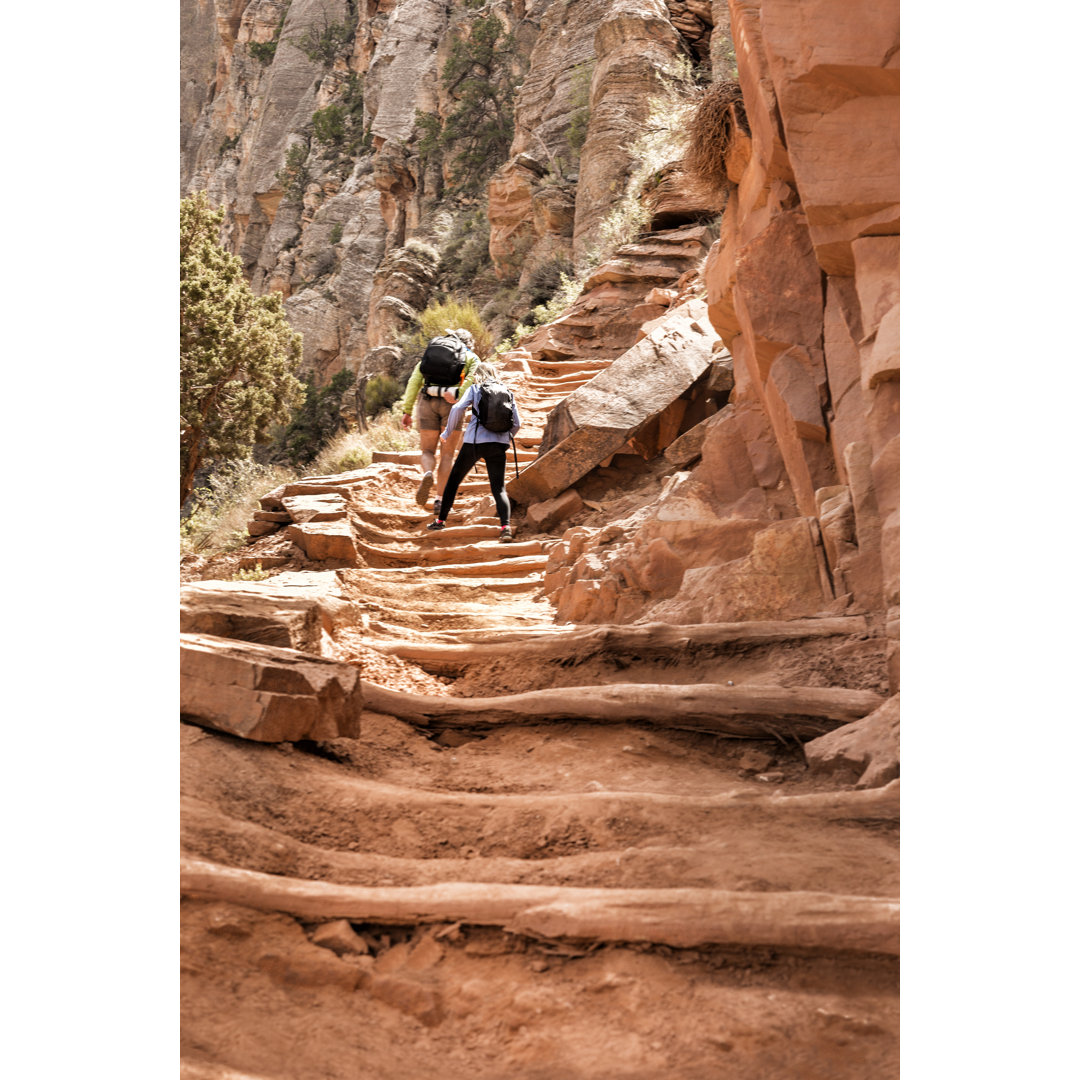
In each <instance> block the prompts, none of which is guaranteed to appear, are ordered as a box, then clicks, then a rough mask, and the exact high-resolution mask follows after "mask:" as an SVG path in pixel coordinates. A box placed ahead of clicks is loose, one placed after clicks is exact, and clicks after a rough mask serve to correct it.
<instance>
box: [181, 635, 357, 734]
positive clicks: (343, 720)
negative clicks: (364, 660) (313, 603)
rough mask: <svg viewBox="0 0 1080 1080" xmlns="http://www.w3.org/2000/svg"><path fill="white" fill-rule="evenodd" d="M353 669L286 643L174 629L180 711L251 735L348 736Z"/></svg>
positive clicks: (353, 729) (353, 717)
mask: <svg viewBox="0 0 1080 1080" xmlns="http://www.w3.org/2000/svg"><path fill="white" fill-rule="evenodd" d="M362 704H363V697H362V693H361V686H360V677H359V674H358V672H357V671H356V669H355V668H352V667H349V665H348V664H339V663H336V662H335V661H333V660H324V659H322V658H317V657H313V656H310V655H308V654H306V653H300V652H296V651H295V650H293V649H279V648H272V647H270V646H267V645H256V644H252V643H250V642H243V643H241V642H237V641H233V640H230V639H227V638H219V637H211V636H209V635H200V634H181V636H180V714H181V716H182V717H184V718H186V719H188V720H190V721H192V722H194V723H197V724H201V725H202V726H204V727H209V728H214V729H215V730H217V731H225V732H228V733H229V734H231V735H239V736H240V737H241V738H244V739H253V740H255V741H256V742H292V741H295V740H298V739H336V738H342V737H346V738H356V737H357V736H358V735H359V734H360V709H361V706H362Z"/></svg>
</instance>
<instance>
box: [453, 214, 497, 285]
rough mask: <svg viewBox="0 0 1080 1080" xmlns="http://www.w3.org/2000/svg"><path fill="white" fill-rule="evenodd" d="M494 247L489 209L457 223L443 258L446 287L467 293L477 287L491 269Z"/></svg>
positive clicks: (463, 216) (455, 222) (470, 215)
mask: <svg viewBox="0 0 1080 1080" xmlns="http://www.w3.org/2000/svg"><path fill="white" fill-rule="evenodd" d="M490 243H491V222H490V221H489V220H488V216H487V207H486V205H485V206H481V207H479V208H478V209H477V210H475V211H473V212H472V213H470V214H465V215H462V216H461V217H458V218H457V219H456V220H455V221H454V227H453V229H452V231H451V233H450V236H449V238H448V239H447V241H446V243H445V244H444V245H443V256H442V264H443V266H444V267H445V268H446V283H447V285H448V286H449V287H450V288H451V289H454V290H464V289H467V288H468V287H470V286H471V285H473V284H474V283H475V281H476V278H477V276H478V274H479V273H480V271H481V270H483V269H484V267H487V266H490V265H491V251H490V247H489V245H490Z"/></svg>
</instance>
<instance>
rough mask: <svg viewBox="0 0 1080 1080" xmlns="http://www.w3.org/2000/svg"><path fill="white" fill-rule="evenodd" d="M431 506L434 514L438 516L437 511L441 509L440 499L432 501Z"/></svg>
mask: <svg viewBox="0 0 1080 1080" xmlns="http://www.w3.org/2000/svg"><path fill="white" fill-rule="evenodd" d="M431 508H432V510H434V511H435V516H436V517H439V516H440V514H439V511H440V510H441V509H442V499H436V500H435V502H434V503H432V505H431Z"/></svg>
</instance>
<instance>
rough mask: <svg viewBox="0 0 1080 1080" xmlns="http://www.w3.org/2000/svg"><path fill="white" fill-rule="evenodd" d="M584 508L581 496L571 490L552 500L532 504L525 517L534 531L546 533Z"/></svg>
mask: <svg viewBox="0 0 1080 1080" xmlns="http://www.w3.org/2000/svg"><path fill="white" fill-rule="evenodd" d="M584 506H585V503H584V502H583V501H582V498H581V496H580V495H579V494H578V493H577V492H576V491H574V489H573V488H571V489H570V490H569V491H564V492H563V493H562V494H561V495H557V496H556V497H555V498H554V499H546V500H545V501H544V502H538V503H533V504H532V506H530V507H529V511H528V513H527V514H526V515H525V517H526V520H527V521H528V522H529V524H530V525H531V526H532V527H533V528H534V529H538V530H539V531H540V532H547V531H548V530H549V529H551V528H552V526H554V525H557V524H558V523H559V522H560V521H565V520H566V519H567V518H568V517H573V515H574V514H576V513H577V512H578V511H579V510H581V509H583V508H584Z"/></svg>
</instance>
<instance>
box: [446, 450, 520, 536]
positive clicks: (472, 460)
mask: <svg viewBox="0 0 1080 1080" xmlns="http://www.w3.org/2000/svg"><path fill="white" fill-rule="evenodd" d="M480 458H483V459H484V464H485V465H487V474H488V482H489V483H490V484H491V494H492V495H494V496H495V509H496V511H497V512H498V515H499V524H500V525H504V526H505V525H509V524H510V496H509V495H507V494H506V488H505V487H504V486H503V482H504V481H505V479H506V446H505V445H504V444H503V443H500V442H475V443H473V442H467V443H465V444H464V445H463V446H462V448H461V452H460V453H459V454H458V456H457V460H456V461H455V462H454V467H453V468H452V469H451V470H450V476H449V478H448V479H447V481H446V487H445V488H443V493H442V502H441V503H440V504H439V517H440V518H442V520H443V521H445V520H446V519H447V518H448V517H449V516H450V511H451V510H452V509H453V506H454V496H455V495H457V490H458V488H459V487H460V486H461V481H462V480H464V479H465V476H466V474H467V473H468V471H469V470H470V469H471V468H472V467H473V466H474V465H475V464H476V463H477V461H479V460H480Z"/></svg>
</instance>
